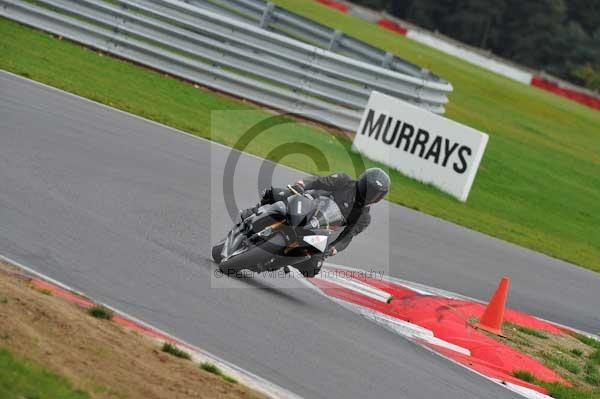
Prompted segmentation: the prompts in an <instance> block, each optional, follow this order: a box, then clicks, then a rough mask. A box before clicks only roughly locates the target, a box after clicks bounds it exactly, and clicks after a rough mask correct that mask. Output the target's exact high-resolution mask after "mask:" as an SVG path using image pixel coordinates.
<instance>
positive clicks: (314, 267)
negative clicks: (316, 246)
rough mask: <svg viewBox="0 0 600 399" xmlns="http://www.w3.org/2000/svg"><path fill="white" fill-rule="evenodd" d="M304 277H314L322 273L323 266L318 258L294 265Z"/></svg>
mask: <svg viewBox="0 0 600 399" xmlns="http://www.w3.org/2000/svg"><path fill="white" fill-rule="evenodd" d="M293 266H294V267H295V268H296V269H298V271H299V272H300V273H302V275H303V276H304V277H314V276H316V275H317V274H319V272H320V271H321V265H320V263H319V259H318V258H317V257H313V258H310V259H308V260H305V261H304V262H300V263H296V264H295V265H293Z"/></svg>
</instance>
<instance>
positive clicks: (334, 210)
mask: <svg viewBox="0 0 600 399" xmlns="http://www.w3.org/2000/svg"><path fill="white" fill-rule="evenodd" d="M317 201H318V204H317V209H316V211H315V213H314V216H313V217H312V218H311V224H312V223H313V220H316V222H317V223H318V225H317V226H313V227H316V228H321V229H331V230H336V229H338V228H339V227H342V226H343V225H344V224H345V223H346V219H345V218H344V215H342V211H341V210H340V207H339V206H338V205H337V204H336V203H335V201H334V200H332V199H330V198H328V197H319V198H318V199H317Z"/></svg>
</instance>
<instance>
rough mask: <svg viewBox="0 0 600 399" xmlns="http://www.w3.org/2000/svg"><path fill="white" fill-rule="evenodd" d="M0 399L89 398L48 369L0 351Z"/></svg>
mask: <svg viewBox="0 0 600 399" xmlns="http://www.w3.org/2000/svg"><path fill="white" fill-rule="evenodd" d="M0 398H6V399H10V398H31V399H33V398H40V399H42V398H61V399H87V398H89V395H88V394H87V393H86V392H83V391H80V390H76V389H74V388H73V387H72V386H71V384H70V383H69V382H68V381H67V380H66V379H65V378H62V377H60V376H58V375H57V374H54V373H52V372H50V371H49V370H48V369H46V368H45V367H43V366H41V365H39V364H37V363H34V362H32V361H28V360H24V359H19V358H17V357H15V356H13V354H12V353H11V352H9V351H8V350H7V349H5V348H0Z"/></svg>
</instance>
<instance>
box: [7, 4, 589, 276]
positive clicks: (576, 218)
mask: <svg viewBox="0 0 600 399" xmlns="http://www.w3.org/2000/svg"><path fill="white" fill-rule="evenodd" d="M278 3H280V4H282V5H284V6H286V7H288V8H290V9H292V10H294V11H298V12H300V13H302V14H304V15H307V16H309V17H312V18H315V19H317V20H320V21H325V22H327V23H328V24H330V25H333V26H334V27H337V28H340V29H343V30H345V31H346V32H348V33H350V34H352V35H354V36H356V37H359V38H361V39H363V40H365V41H367V42H371V43H374V44H376V45H378V46H380V47H383V48H385V49H387V50H390V51H392V52H394V53H397V54H399V55H401V56H403V57H405V58H407V59H409V60H411V61H413V62H417V63H419V64H420V65H423V66H425V67H427V68H430V69H431V70H433V71H434V72H436V73H438V74H440V75H442V76H443V77H445V78H447V79H449V80H450V81H451V82H452V83H453V85H454V87H455V92H454V93H453V94H452V95H451V97H450V103H449V105H448V112H447V116H449V117H450V118H452V119H455V120H457V121H459V122H462V123H466V124H468V125H471V126H473V127H475V128H478V129H481V130H483V131H485V132H487V133H489V134H490V143H489V144H488V148H487V150H486V154H485V156H484V159H483V163H482V165H481V167H480V170H479V173H478V176H477V179H476V180H475V184H474V187H473V190H472V192H471V195H470V198H469V201H468V202H467V203H466V204H463V203H460V202H458V201H456V200H455V199H453V198H451V197H450V196H448V195H445V194H443V193H441V192H439V191H438V190H436V189H434V188H432V187H430V186H428V185H423V184H420V183H418V182H416V181H414V180H411V179H409V178H406V177H404V176H402V175H400V174H399V173H396V172H392V173H391V178H392V182H393V185H392V191H391V193H390V195H389V196H388V199H389V200H391V201H393V202H396V203H399V204H402V205H405V206H408V207H410V208H413V209H417V210H420V211H423V212H425V213H428V214H431V215H434V216H438V217H441V218H443V219H447V220H450V221H452V222H455V223H458V224H461V225H464V226H467V227H470V228H473V229H475V230H479V231H482V232H484V233H487V234H490V235H493V236H496V237H499V238H502V239H505V240H508V241H511V242H514V243H517V244H519V245H523V246H526V247H529V248H532V249H534V250H537V251H541V252H544V253H546V254H549V255H551V256H554V257H557V258H561V259H565V260H568V261H571V262H573V263H576V264H579V265H582V266H585V267H587V268H589V269H592V270H596V271H600V152H598V151H597V149H598V148H599V147H600V134H599V132H600V112H597V111H594V110H591V109H588V108H586V107H584V106H582V105H580V104H576V103H573V102H570V101H568V100H566V99H562V98H559V97H556V96H553V95H551V94H548V93H545V92H542V91H540V90H537V89H534V88H530V87H527V86H524V85H521V84H518V83H515V82H512V81H510V80H508V79H505V78H502V77H499V76H497V75H494V74H492V73H489V72H487V71H484V70H482V69H480V68H477V67H474V66H472V65H469V64H467V63H465V62H463V61H460V60H458V59H456V58H453V57H449V56H447V55H444V54H442V53H440V52H437V51H435V50H432V49H429V48H426V47H424V46H422V45H419V44H417V43H415V42H412V41H410V40H407V39H406V38H403V37H400V36H398V35H396V34H394V33H392V32H388V31H385V30H383V29H381V28H378V27H376V26H373V25H372V24H367V23H365V22H363V21H360V20H358V19H356V18H353V17H350V16H347V15H343V14H340V13H336V12H334V11H331V10H329V9H327V8H325V7H322V6H320V5H318V4H316V2H312V1H304V2H298V1H294V0H289V1H278ZM0 35H1V36H2V38H3V40H2V42H1V43H0V54H2V56H1V57H0V68H2V69H5V70H8V71H11V72H14V73H17V74H20V75H23V76H26V77H30V78H32V79H35V80H38V81H41V82H44V83H47V84H50V85H52V86H56V87H59V88H61V89H64V90H67V91H70V92H74V93H76V94H79V95H81V96H84V97H88V98H91V99H93V100H95V101H98V102H101V103H104V104H108V105H111V106H114V107H117V108H120V109H123V110H125V111H128V112H132V113H134V114H138V115H141V116H143V117H147V118H150V119H153V120H156V121H158V122H161V123H164V124H166V125H170V126H173V127H176V128H179V129H182V130H185V131H188V132H190V133H192V134H196V135H198V136H201V137H206V138H210V139H212V140H215V141H218V142H220V143H223V144H225V145H229V146H232V145H234V144H235V143H236V142H238V140H239V139H240V137H241V136H242V135H243V134H244V133H245V132H246V131H247V129H249V128H250V127H251V126H254V125H255V124H256V123H257V122H258V121H261V120H264V119H265V118H267V117H269V116H270V115H272V114H271V113H270V112H268V111H264V110H260V109H258V108H256V107H254V106H252V105H250V104H247V103H244V102H241V101H237V100H233V99H231V98H229V97H227V96H223V95H220V94H216V93H214V92H210V91H207V90H203V89H196V88H195V87H194V86H192V85H189V84H186V83H183V82H181V81H179V80H177V79H173V78H169V77H165V76H164V75H163V74H160V73H157V72H154V71H149V70H146V69H144V68H140V67H138V66H135V65H132V64H130V63H127V62H124V61H121V60H117V59H113V58H111V57H107V56H101V55H99V54H98V53H97V52H94V51H91V50H89V49H85V48H82V47H80V46H77V45H75V44H73V43H70V42H68V41H64V40H56V39H54V38H52V37H50V36H49V35H47V34H44V33H41V32H39V31H36V30H33V29H31V28H27V27H24V26H21V25H19V24H16V23H14V22H11V21H8V20H6V19H0ZM213 111H221V112H219V113H216V114H215V113H213ZM222 111H228V112H222ZM233 111H246V112H235V113H234V112H233ZM211 113H212V119H211ZM211 124H212V127H213V129H212V132H211V128H210V126H211ZM324 133H325V132H324V131H323V130H322V129H319V128H318V127H315V126H314V125H309V124H301V123H294V124H284V125H279V126H275V127H272V128H270V129H268V130H267V131H266V132H265V134H263V135H261V136H259V137H257V138H256V139H255V140H253V141H252V142H251V143H249V145H248V147H247V148H246V151H247V152H250V153H253V154H256V155H259V156H262V157H265V158H268V159H271V160H275V161H280V162H281V163H283V164H286V165H289V166H291V167H295V168H298V169H301V170H304V171H306V172H308V173H317V172H319V173H325V172H329V171H335V170H344V171H350V172H351V171H352V169H353V168H352V167H351V164H352V160H353V159H357V158H358V155H356V154H351V155H348V148H349V147H350V141H349V139H347V138H342V139H340V142H341V145H340V142H338V141H336V140H335V139H334V138H333V136H332V135H331V134H324ZM298 141H301V142H302V143H307V144H310V145H311V146H314V147H315V148H317V149H318V150H319V151H320V152H321V153H325V154H327V162H326V163H327V167H326V168H323V169H320V168H319V167H318V166H317V165H315V164H314V162H313V161H312V160H309V159H308V158H307V157H306V156H305V155H300V154H297V155H289V156H286V157H285V158H283V159H279V158H278V156H277V153H276V152H273V150H274V149H276V148H277V147H279V146H281V145H285V144H289V143H294V142H298ZM311 154H312V153H311V152H310V151H309V154H308V155H311ZM372 165H374V164H373V163H371V162H368V161H367V165H366V166H367V167H368V166H372Z"/></svg>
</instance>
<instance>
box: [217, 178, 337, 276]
mask: <svg viewBox="0 0 600 399" xmlns="http://www.w3.org/2000/svg"><path fill="white" fill-rule="evenodd" d="M288 189H289V190H290V192H293V195H290V196H289V197H287V199H286V200H284V201H278V202H275V203H273V204H269V205H264V206H261V207H260V208H258V210H257V212H256V213H255V214H253V215H251V216H249V217H247V218H246V219H245V220H243V221H242V222H241V223H239V224H238V225H236V226H235V227H234V228H233V229H232V230H231V231H230V232H229V234H227V237H226V238H225V239H224V240H222V241H220V242H219V243H218V244H216V245H215V246H213V248H212V257H213V259H214V261H215V262H216V263H217V264H218V265H219V269H220V270H221V272H223V273H224V274H227V275H235V274H236V273H237V272H239V271H241V270H243V269H248V270H251V271H254V272H263V271H274V270H277V269H280V268H282V267H283V268H285V269H284V270H286V272H287V271H289V270H288V269H287V266H293V267H295V268H296V269H298V270H299V271H300V272H301V273H302V274H303V275H304V276H306V277H314V276H315V275H317V274H318V273H319V271H320V270H321V265H322V263H323V262H322V261H323V259H324V258H325V257H326V256H327V255H328V253H329V248H330V245H331V244H332V243H333V242H334V241H335V239H336V238H337V237H338V236H339V234H340V233H341V232H342V230H343V228H344V225H345V219H344V216H343V215H342V212H341V211H340V208H339V207H338V205H337V204H336V203H335V201H334V200H333V199H331V198H330V197H329V196H326V195H321V194H323V192H321V193H319V191H316V190H315V191H306V192H304V193H302V194H301V193H299V192H297V191H296V190H294V189H293V188H292V187H291V186H288Z"/></svg>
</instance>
